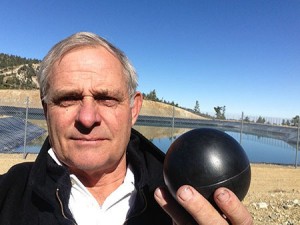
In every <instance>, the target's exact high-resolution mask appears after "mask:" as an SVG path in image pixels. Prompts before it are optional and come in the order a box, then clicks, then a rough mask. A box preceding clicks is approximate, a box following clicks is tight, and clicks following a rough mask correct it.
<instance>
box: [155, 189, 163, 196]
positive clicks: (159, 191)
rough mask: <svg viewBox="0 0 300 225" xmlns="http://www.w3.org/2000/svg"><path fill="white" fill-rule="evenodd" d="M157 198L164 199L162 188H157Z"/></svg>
mask: <svg viewBox="0 0 300 225" xmlns="http://www.w3.org/2000/svg"><path fill="white" fill-rule="evenodd" d="M154 194H155V196H156V197H158V198H162V193H161V190H160V188H157V189H156V190H155V193H154Z"/></svg>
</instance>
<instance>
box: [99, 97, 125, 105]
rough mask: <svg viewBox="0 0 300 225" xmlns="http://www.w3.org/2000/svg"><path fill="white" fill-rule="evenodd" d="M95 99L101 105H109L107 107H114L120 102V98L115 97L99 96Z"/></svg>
mask: <svg viewBox="0 0 300 225" xmlns="http://www.w3.org/2000/svg"><path fill="white" fill-rule="evenodd" d="M95 100H96V101H97V103H98V104H99V105H103V106H107V107H114V106H116V105H118V104H119V100H118V99H116V98H113V97H108V96H105V97H97V98H95Z"/></svg>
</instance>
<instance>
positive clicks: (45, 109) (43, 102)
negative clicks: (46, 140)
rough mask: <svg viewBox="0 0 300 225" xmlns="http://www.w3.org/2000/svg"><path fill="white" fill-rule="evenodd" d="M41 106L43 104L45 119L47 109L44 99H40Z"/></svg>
mask: <svg viewBox="0 0 300 225" xmlns="http://www.w3.org/2000/svg"><path fill="white" fill-rule="evenodd" d="M42 106H43V110H44V115H45V118H46V120H47V111H48V108H47V104H46V103H45V101H44V100H42Z"/></svg>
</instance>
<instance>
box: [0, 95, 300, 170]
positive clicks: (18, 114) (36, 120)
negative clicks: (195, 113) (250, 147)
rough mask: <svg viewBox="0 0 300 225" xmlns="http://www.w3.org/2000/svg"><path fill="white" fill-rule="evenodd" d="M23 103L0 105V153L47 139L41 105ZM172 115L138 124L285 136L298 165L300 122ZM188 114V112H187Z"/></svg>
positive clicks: (30, 148)
mask: <svg viewBox="0 0 300 225" xmlns="http://www.w3.org/2000/svg"><path fill="white" fill-rule="evenodd" d="M24 100H25V101H24V104H23V105H20V106H19V107H17V106H6V105H0V153H23V156H24V158H25V157H26V155H27V154H28V153H38V152H39V151H40V148H41V146H42V144H43V141H44V139H45V138H46V136H47V135H48V133H47V125H46V121H45V117H44V113H43V109H42V108H32V107H30V99H29V98H28V97H26V98H25V99H24ZM169 109H170V108H169ZM169 111H170V112H167V114H169V116H165V117H156V116H140V117H139V120H138V122H137V124H143V125H149V126H153V125H154V126H162V127H163V126H164V127H167V126H169V127H172V128H174V127H188V128H197V127H199V126H201V125H205V126H213V127H218V128H230V129H232V130H234V131H235V132H240V143H241V142H242V141H243V140H242V137H243V135H242V134H255V135H259V136H262V137H269V138H275V139H279V140H282V141H284V142H286V143H287V144H290V145H293V146H295V148H296V151H295V166H296V167H297V161H298V151H299V130H300V128H299V122H298V124H289V125H287V124H286V121H288V119H283V118H272V117H262V116H248V115H247V116H245V114H244V113H241V114H231V115H226V119H223V120H222V119H217V118H215V117H214V115H213V114H209V113H206V115H209V119H195V118H196V117H193V118H191V117H189V118H191V119H183V118H179V117H178V116H179V115H180V113H179V109H178V108H176V107H171V110H169ZM185 117H188V115H185Z"/></svg>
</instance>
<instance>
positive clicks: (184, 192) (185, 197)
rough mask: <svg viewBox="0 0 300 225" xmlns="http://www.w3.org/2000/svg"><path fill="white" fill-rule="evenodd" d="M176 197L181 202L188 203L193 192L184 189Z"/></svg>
mask: <svg viewBox="0 0 300 225" xmlns="http://www.w3.org/2000/svg"><path fill="white" fill-rule="evenodd" d="M178 197H179V198H181V199H182V200H183V201H188V200H190V199H191V198H192V197H193V192H192V190H191V189H190V188H189V187H185V188H184V189H183V190H181V191H180V192H179V193H178Z"/></svg>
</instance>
